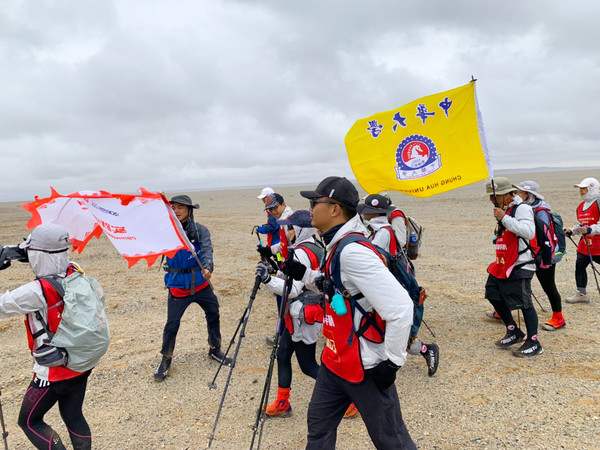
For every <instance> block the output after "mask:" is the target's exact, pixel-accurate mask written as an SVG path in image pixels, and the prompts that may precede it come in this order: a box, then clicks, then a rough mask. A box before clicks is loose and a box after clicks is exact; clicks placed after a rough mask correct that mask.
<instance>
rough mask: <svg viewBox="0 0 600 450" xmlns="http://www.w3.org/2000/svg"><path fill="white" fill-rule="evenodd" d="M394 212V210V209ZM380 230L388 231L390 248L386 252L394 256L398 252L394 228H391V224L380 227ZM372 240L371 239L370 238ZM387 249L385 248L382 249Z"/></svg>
mask: <svg viewBox="0 0 600 450" xmlns="http://www.w3.org/2000/svg"><path fill="white" fill-rule="evenodd" d="M394 212H395V211H394ZM380 230H387V231H388V232H389V233H390V248H389V250H388V253H389V254H390V255H392V256H394V255H395V254H397V253H398V242H397V241H396V235H395V234H394V230H392V227H391V226H387V225H386V226H384V227H381V228H380ZM373 237H375V235H373ZM371 240H373V239H371ZM384 250H387V249H384Z"/></svg>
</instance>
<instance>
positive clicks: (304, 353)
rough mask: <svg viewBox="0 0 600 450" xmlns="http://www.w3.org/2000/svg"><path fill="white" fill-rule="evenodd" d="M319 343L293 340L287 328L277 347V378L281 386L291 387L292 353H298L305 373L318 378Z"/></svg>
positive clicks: (298, 358) (299, 362) (301, 368)
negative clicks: (317, 351)
mask: <svg viewBox="0 0 600 450" xmlns="http://www.w3.org/2000/svg"><path fill="white" fill-rule="evenodd" d="M316 350H317V343H316V342H315V343H314V344H305V343H304V342H302V341H300V342H294V341H292V336H290V332H289V331H288V330H287V328H285V329H284V330H283V334H282V335H281V337H280V339H279V348H278V349H277V380H278V385H279V387H281V388H289V387H290V386H291V385H292V355H293V354H294V353H296V359H297V360H298V364H299V365H300V370H302V373H303V374H304V375H308V376H309V377H311V378H314V379H315V380H316V379H317V374H318V373H319V364H318V363H317V360H316V359H315V352H316Z"/></svg>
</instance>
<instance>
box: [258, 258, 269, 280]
mask: <svg viewBox="0 0 600 450" xmlns="http://www.w3.org/2000/svg"><path fill="white" fill-rule="evenodd" d="M255 274H256V276H257V277H260V281H262V282H263V283H265V284H267V283H268V282H269V281H271V274H270V273H269V265H268V264H267V263H266V262H264V261H261V262H259V263H258V265H257V266H256V272H255Z"/></svg>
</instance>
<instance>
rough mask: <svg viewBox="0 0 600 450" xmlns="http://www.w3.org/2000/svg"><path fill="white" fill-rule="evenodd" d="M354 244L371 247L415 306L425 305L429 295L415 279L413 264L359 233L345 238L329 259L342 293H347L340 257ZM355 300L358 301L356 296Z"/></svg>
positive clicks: (334, 277)
mask: <svg viewBox="0 0 600 450" xmlns="http://www.w3.org/2000/svg"><path fill="white" fill-rule="evenodd" d="M352 242H358V243H359V244H362V245H364V246H365V247H369V248H370V249H371V250H373V251H375V253H377V254H378V256H379V257H380V258H381V259H382V261H383V262H384V264H385V265H386V267H387V268H388V270H389V271H390V272H391V273H392V275H394V278H396V280H397V281H398V282H399V283H400V284H401V285H402V287H404V289H406V291H407V292H408V295H409V296H410V298H411V300H412V301H413V303H414V304H415V306H420V305H422V304H423V302H424V301H425V298H426V296H427V293H426V290H425V289H423V288H422V287H421V286H419V283H418V282H417V279H416V278H415V277H414V266H413V264H412V262H410V261H409V260H408V259H406V258H403V256H402V254H400V255H393V256H392V255H390V254H389V253H388V252H387V251H385V250H384V249H382V248H381V247H379V246H377V245H375V244H373V243H372V242H371V241H370V240H368V239H367V238H365V237H364V236H363V235H362V234H358V233H350V234H347V235H346V236H344V237H343V238H342V239H341V240H340V242H339V243H338V244H337V246H336V247H335V248H334V250H333V254H332V256H331V257H330V259H329V261H330V262H329V267H330V273H331V274H332V278H333V281H334V283H335V285H336V287H337V288H338V290H339V291H340V292H344V291H345V289H344V287H343V286H344V285H343V284H342V278H341V274H340V269H339V267H340V255H341V254H342V250H343V249H344V248H345V247H346V245H348V244H350V243H352ZM340 288H341V289H340ZM361 295H362V294H361ZM360 298H362V297H360ZM354 299H355V300H358V298H356V296H355V297H354Z"/></svg>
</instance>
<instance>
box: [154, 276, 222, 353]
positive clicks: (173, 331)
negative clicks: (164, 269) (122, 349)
mask: <svg viewBox="0 0 600 450" xmlns="http://www.w3.org/2000/svg"><path fill="white" fill-rule="evenodd" d="M192 303H197V304H198V305H200V307H201V308H202V309H203V310H204V315H205V317H206V329H207V331H208V344H209V345H210V346H211V347H221V324H220V320H219V300H218V299H217V296H216V295H215V293H214V292H213V290H212V287H210V286H206V287H205V288H204V289H202V290H201V291H198V292H196V293H195V294H193V295H188V296H187V297H173V296H172V295H171V294H169V299H168V300H167V323H166V325H165V329H164V331H163V344H162V349H161V351H160V352H161V353H162V355H163V356H166V357H167V358H171V357H172V356H173V351H174V350H175V340H176V338H177V332H178V331H179V326H180V324H181V318H182V317H183V313H184V312H185V310H186V309H187V308H188V306H190V305H191V304H192Z"/></svg>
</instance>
